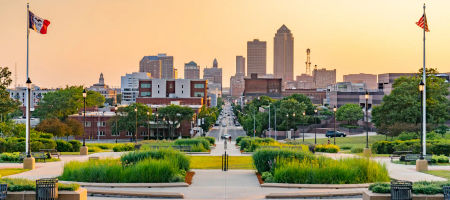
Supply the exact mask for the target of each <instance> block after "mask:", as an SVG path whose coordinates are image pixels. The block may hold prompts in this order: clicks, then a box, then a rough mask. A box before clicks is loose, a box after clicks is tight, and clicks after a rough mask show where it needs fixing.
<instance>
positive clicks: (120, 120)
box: [109, 103, 152, 135]
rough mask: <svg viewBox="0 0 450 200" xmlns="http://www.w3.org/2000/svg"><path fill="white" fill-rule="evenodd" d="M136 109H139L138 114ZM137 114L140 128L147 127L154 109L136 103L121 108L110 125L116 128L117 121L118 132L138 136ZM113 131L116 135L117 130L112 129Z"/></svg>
mask: <svg viewBox="0 0 450 200" xmlns="http://www.w3.org/2000/svg"><path fill="white" fill-rule="evenodd" d="M135 108H137V113H136V111H134V110H135ZM147 113H148V115H147ZM136 114H137V125H138V127H139V126H147V124H148V123H149V120H151V119H152V109H151V108H150V107H148V106H146V105H144V104H141V103H134V104H130V105H128V106H125V107H119V109H118V110H117V116H115V117H113V118H111V120H110V121H109V123H110V124H111V127H115V126H116V124H115V123H116V121H117V131H118V132H120V131H128V132H130V133H133V135H134V134H136ZM111 131H112V132H113V133H115V132H116V129H115V128H112V129H111Z"/></svg>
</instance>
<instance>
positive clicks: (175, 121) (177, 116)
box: [158, 104, 194, 138]
mask: <svg viewBox="0 0 450 200" xmlns="http://www.w3.org/2000/svg"><path fill="white" fill-rule="evenodd" d="M158 114H159V116H160V117H163V118H164V119H165V120H164V123H166V124H167V125H168V126H169V134H170V135H169V137H171V138H173V137H175V134H174V130H175V127H177V126H178V125H179V124H180V123H181V122H182V121H184V120H191V119H192V116H193V115H194V111H193V110H192V109H191V108H189V107H184V106H179V105H173V104H172V105H169V106H166V107H163V108H160V109H158Z"/></svg>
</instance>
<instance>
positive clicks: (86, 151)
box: [80, 89, 88, 156]
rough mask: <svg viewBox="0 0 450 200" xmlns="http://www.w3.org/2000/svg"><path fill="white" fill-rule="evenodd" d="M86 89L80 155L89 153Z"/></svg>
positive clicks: (84, 90)
mask: <svg viewBox="0 0 450 200" xmlns="http://www.w3.org/2000/svg"><path fill="white" fill-rule="evenodd" d="M86 97H87V92H86V89H83V123H84V124H83V146H82V147H81V148H80V155H83V156H85V155H88V147H87V146H86V132H85V131H86Z"/></svg>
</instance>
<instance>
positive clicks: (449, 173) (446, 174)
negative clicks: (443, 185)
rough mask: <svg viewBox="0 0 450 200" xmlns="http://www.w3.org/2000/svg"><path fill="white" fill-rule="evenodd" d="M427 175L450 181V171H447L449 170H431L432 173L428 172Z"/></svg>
mask: <svg viewBox="0 0 450 200" xmlns="http://www.w3.org/2000/svg"><path fill="white" fill-rule="evenodd" d="M425 173H427V174H431V175H435V176H439V177H442V178H446V179H447V180H450V171H447V170H431V171H426V172H425Z"/></svg>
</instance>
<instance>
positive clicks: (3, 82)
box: [0, 67, 20, 121]
mask: <svg viewBox="0 0 450 200" xmlns="http://www.w3.org/2000/svg"><path fill="white" fill-rule="evenodd" d="M11 82H12V80H11V72H10V71H9V69H8V67H0V115H1V119H2V121H3V119H4V118H6V116H7V114H8V113H12V112H14V111H15V110H17V108H18V107H19V105H20V103H19V101H17V100H14V99H12V98H11V97H10V96H9V92H8V91H7V90H6V88H7V87H8V86H9V85H10V84H11Z"/></svg>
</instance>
